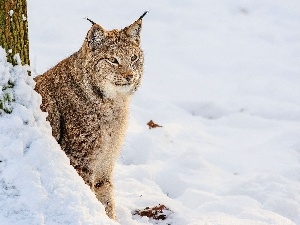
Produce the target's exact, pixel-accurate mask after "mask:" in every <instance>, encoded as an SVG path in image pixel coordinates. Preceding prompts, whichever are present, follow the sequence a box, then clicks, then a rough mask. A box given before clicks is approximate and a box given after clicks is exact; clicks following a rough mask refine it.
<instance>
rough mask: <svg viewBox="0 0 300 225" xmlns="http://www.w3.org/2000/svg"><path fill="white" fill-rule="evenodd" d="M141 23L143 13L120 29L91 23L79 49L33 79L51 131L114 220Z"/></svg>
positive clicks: (138, 69) (138, 66) (139, 69)
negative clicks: (115, 187)
mask: <svg viewBox="0 0 300 225" xmlns="http://www.w3.org/2000/svg"><path fill="white" fill-rule="evenodd" d="M141 26H142V20H141V18H140V19H138V20H137V21H135V22H134V23H133V24H131V25H130V26H128V27H126V28H124V29H122V30H111V31H106V30H104V29H103V28H102V27H101V26H100V25H98V24H93V25H92V27H91V29H90V30H89V31H88V33H87V36H86V38H85V41H84V43H83V45H82V47H81V48H80V49H79V51H77V52H76V53H74V54H73V55H71V56H70V57H68V58H66V59H64V60H62V61H61V62H60V63H58V64H57V65H56V66H54V67H53V68H51V69H50V70H48V71H47V72H46V73H44V74H43V75H41V76H38V77H37V78H36V79H35V81H36V87H35V90H36V91H37V92H38V93H40V94H41V96H42V105H41V109H42V110H43V111H46V112H48V117H47V119H48V120H49V122H50V124H51V126H52V134H53V136H54V137H55V138H56V140H57V141H58V143H59V144H60V146H61V148H62V149H63V150H64V151H65V153H66V154H67V155H68V157H69V158H70V162H71V165H72V166H74V168H75V169H76V170H77V172H78V173H79V175H80V176H82V178H83V179H84V181H85V183H86V184H88V185H89V186H90V187H91V189H92V190H93V191H94V192H95V194H96V196H97V198H98V199H99V200H100V201H101V202H102V203H103V205H104V206H105V210H106V213H107V214H108V216H109V217H110V218H112V219H116V214H115V205H114V200H113V184H112V180H113V178H112V177H113V175H112V173H113V168H114V164H115V160H116V158H117V157H118V155H119V151H120V148H121V144H122V142H123V139H124V133H125V129H126V124H127V120H128V106H129V101H130V97H131V95H132V94H133V93H134V92H135V91H136V90H137V88H138V86H139V85H140V83H141V78H142V73H143V63H144V56H143V52H142V50H141V48H140V31H141Z"/></svg>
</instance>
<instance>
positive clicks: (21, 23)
mask: <svg viewBox="0 0 300 225" xmlns="http://www.w3.org/2000/svg"><path fill="white" fill-rule="evenodd" d="M0 46H2V47H3V48H4V49H5V50H6V53H7V60H8V62H10V63H12V64H13V65H16V64H17V62H16V61H15V60H14V55H15V54H19V55H20V58H21V61H22V64H27V65H29V40H28V22H27V3H26V0H0Z"/></svg>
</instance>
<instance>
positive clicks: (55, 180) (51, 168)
mask: <svg viewBox="0 0 300 225" xmlns="http://www.w3.org/2000/svg"><path fill="white" fill-rule="evenodd" d="M7 83H12V84H13V85H11V86H12V87H11V88H9V89H10V91H9V94H10V96H13V99H12V101H11V102H10V106H9V108H10V109H11V113H5V112H3V111H2V113H1V115H0V124H1V126H0V224H10V225H17V224H20V225H24V224H39V225H40V224H117V223H115V222H113V221H111V220H110V219H109V218H108V217H107V216H106V214H105V211H104V207H103V206H102V204H101V203H99V202H98V201H97V199H96V197H95V195H94V194H93V193H92V191H91V190H90V189H89V187H88V186H87V185H85V183H84V181H83V180H82V179H81V177H80V176H78V174H77V172H76V171H75V170H74V168H73V167H72V166H70V163H69V159H68V157H67V156H66V155H65V154H64V152H63V151H62V150H61V149H60V146H59V145H58V144H57V142H56V141H55V139H54V138H53V137H52V135H51V127H50V124H49V123H48V122H46V116H47V114H46V113H44V112H42V111H41V110H40V104H41V97H40V96H39V95H38V94H37V93H36V92H35V91H34V90H33V87H34V85H35V82H34V81H33V78H32V77H30V76H28V75H27V71H26V69H25V68H24V67H23V66H21V65H17V66H14V67H13V66H12V65H11V64H10V63H8V62H7V61H6V54H5V51H4V50H3V49H2V48H0V89H1V90H3V89H5V88H3V87H4V86H5V85H7ZM4 95H5V93H4V92H3V91H2V92H0V96H1V97H3V96H4Z"/></svg>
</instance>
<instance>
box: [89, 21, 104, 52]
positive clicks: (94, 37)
mask: <svg viewBox="0 0 300 225" xmlns="http://www.w3.org/2000/svg"><path fill="white" fill-rule="evenodd" d="M104 39H105V30H104V29H103V28H102V27H101V26H100V25H98V24H96V23H94V24H93V26H92V27H91V29H90V30H89V31H88V33H87V35H86V42H87V46H88V48H90V49H91V50H95V49H97V48H98V47H99V46H100V45H101V44H102V42H103V40H104Z"/></svg>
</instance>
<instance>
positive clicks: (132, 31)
mask: <svg viewBox="0 0 300 225" xmlns="http://www.w3.org/2000/svg"><path fill="white" fill-rule="evenodd" d="M148 12H149V11H146V12H144V14H143V15H141V16H140V18H139V19H138V20H137V21H135V22H134V23H133V24H131V25H130V26H128V27H125V28H124V29H123V30H124V32H125V33H126V35H127V36H128V37H130V38H131V39H132V40H133V41H135V42H136V43H138V44H139V43H140V34H141V30H142V19H143V17H144V16H145V15H146V14H147V13H148Z"/></svg>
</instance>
